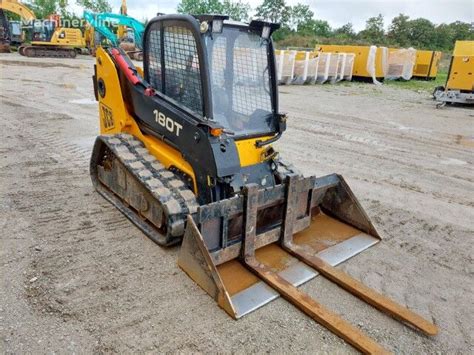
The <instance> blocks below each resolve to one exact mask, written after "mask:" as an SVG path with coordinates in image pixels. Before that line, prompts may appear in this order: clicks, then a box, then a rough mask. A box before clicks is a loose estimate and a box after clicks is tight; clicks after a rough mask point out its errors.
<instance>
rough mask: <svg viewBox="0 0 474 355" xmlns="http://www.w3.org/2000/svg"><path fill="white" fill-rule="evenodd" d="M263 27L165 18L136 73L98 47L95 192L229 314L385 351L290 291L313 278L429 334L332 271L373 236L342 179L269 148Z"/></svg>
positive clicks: (272, 136)
mask: <svg viewBox="0 0 474 355" xmlns="http://www.w3.org/2000/svg"><path fill="white" fill-rule="evenodd" d="M278 27H279V26H278V25H276V24H272V23H267V22H262V21H252V22H251V23H250V24H242V23H236V22H231V21H228V19H227V17H226V16H211V15H206V16H196V17H192V16H188V15H163V16H159V17H156V18H154V19H152V20H151V21H150V22H149V23H148V24H147V27H146V29H145V33H144V43H143V51H144V52H143V53H144V62H143V70H142V69H141V68H138V67H135V66H134V65H133V63H132V61H131V60H130V58H129V57H128V56H127V55H126V54H125V52H124V51H123V50H122V49H120V48H99V49H98V51H97V55H96V60H97V63H96V66H95V74H94V77H93V81H94V88H95V94H96V98H97V99H98V101H99V111H100V130H101V134H102V135H100V136H99V137H97V140H96V142H95V145H94V149H93V153H92V158H91V165H90V170H91V176H92V181H93V184H94V186H95V187H96V189H97V190H98V192H99V193H100V194H102V195H103V196H104V197H105V198H106V199H107V200H109V201H110V202H111V203H112V204H114V205H115V206H116V207H117V208H118V209H119V210H120V211H121V212H123V213H124V214H125V215H126V216H127V217H128V218H129V219H130V220H131V221H132V222H133V223H134V224H136V225H137V226H138V227H139V228H140V229H141V230H142V231H143V232H144V233H145V234H146V235H147V236H148V237H150V238H151V239H152V240H154V241H155V242H156V243H158V244H159V245H163V246H169V245H173V244H176V243H180V242H181V243H182V245H181V250H180V254H179V260H178V264H179V266H180V267H181V268H182V269H183V270H184V271H185V272H186V273H187V274H188V275H189V276H190V277H191V278H192V279H193V280H194V281H195V282H196V283H197V284H199V285H200V286H201V287H202V288H203V289H204V290H205V291H206V292H207V293H208V294H209V295H210V296H211V297H213V298H214V299H215V300H216V301H217V303H218V304H219V305H220V306H221V307H222V308H223V309H224V310H225V311H226V312H227V313H228V314H230V315H231V316H232V317H234V318H240V317H242V316H244V315H246V314H247V313H249V312H251V311H253V310H256V309H257V308H259V307H261V306H263V305H265V304H266V303H268V302H270V301H272V300H274V299H275V298H277V297H278V296H280V295H281V296H283V297H284V298H286V299H287V300H289V301H290V302H291V303H293V304H294V305H295V306H296V307H298V308H299V309H300V310H302V311H303V312H304V313H306V314H307V315H308V316H310V317H312V318H313V319H315V320H316V321H317V322H319V323H321V324H322V325H323V326H325V327H327V328H329V329H330V330H331V331H333V332H334V333H336V334H337V335H339V336H341V337H342V338H344V339H345V340H346V341H347V342H349V343H350V344H352V345H353V346H354V347H356V348H357V349H359V350H361V351H363V352H367V353H383V352H385V350H384V349H383V348H382V347H381V346H380V345H378V344H377V343H376V342H374V341H373V340H372V339H370V338H368V337H367V336H366V335H364V334H363V333H362V332H361V331H360V330H359V329H358V328H356V327H353V326H352V325H350V324H349V323H347V322H345V321H344V320H343V319H342V318H340V317H339V316H337V315H336V314H334V313H332V312H331V311H329V310H327V309H325V308H324V307H323V306H321V305H320V304H319V303H318V302H317V301H315V300H314V299H312V298H311V297H310V296H309V295H307V294H305V293H304V292H302V291H300V290H299V289H298V288H297V286H299V285H301V284H303V283H305V282H307V281H308V280H311V279H312V278H314V277H315V276H317V275H318V274H322V275H323V276H325V277H326V278H328V279H330V280H332V281H334V282H335V283H336V284H338V285H339V286H341V287H342V288H345V289H346V290H348V291H349V292H351V293H353V294H355V295H356V296H358V297H360V298H361V299H362V300H364V301H366V302H368V303H370V304H372V305H373V306H375V307H376V308H378V309H380V310H382V311H383V312H386V313H388V314H389V315H391V316H392V317H394V318H396V319H398V320H400V321H402V322H405V323H406V324H409V325H410V326H412V327H414V328H417V329H419V330H421V331H422V332H424V333H426V334H429V335H434V334H436V333H437V327H436V326H435V325H433V324H432V323H430V322H428V321H426V320H424V319H423V318H421V317H420V316H418V315H416V314H414V313H412V312H411V311H409V310H408V309H406V308H404V307H402V306H400V305H398V304H396V303H394V302H393V301H390V300H388V299H387V298H385V297H383V296H382V295H380V294H378V293H376V292H375V291H374V290H371V289H369V288H367V287H366V286H364V285H362V284H361V283H360V282H358V281H356V280H354V279H352V278H351V277H350V276H349V275H347V274H345V273H343V272H342V271H340V270H339V269H337V268H335V266H336V265H338V264H339V263H341V262H343V261H344V260H347V259H348V258H351V257H352V256H354V255H356V254H358V253H359V252H361V251H363V250H365V249H367V248H369V247H370V246H372V245H374V244H376V243H377V242H379V241H380V236H379V234H378V233H377V231H376V230H375V228H374V226H373V225H372V223H371V221H370V220H369V218H368V216H367V215H366V214H365V212H364V210H363V209H362V207H361V205H360V204H359V202H358V201H357V199H356V197H355V196H354V194H353V193H352V191H351V190H350V188H349V186H348V185H347V184H346V182H345V181H344V179H343V178H342V177H341V176H339V175H336V174H333V175H328V176H322V177H314V176H313V177H303V176H301V175H299V174H297V173H296V172H295V171H294V170H293V169H292V168H291V167H290V166H289V165H287V164H286V163H284V162H282V161H281V160H280V159H279V157H278V154H277V152H276V151H275V150H274V149H273V148H272V146H271V144H272V143H273V142H275V141H276V140H277V139H279V138H280V137H281V135H282V133H283V132H284V131H285V128H286V116H285V115H284V114H281V113H279V111H278V91H277V78H276V71H275V58H274V49H273V45H272V41H271V34H272V32H273V31H274V30H275V29H277V28H278Z"/></svg>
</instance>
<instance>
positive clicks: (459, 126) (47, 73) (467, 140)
mask: <svg viewBox="0 0 474 355" xmlns="http://www.w3.org/2000/svg"><path fill="white" fill-rule="evenodd" d="M92 66H93V60H92V58H88V57H82V56H81V57H80V58H78V59H75V60H52V59H49V60H46V59H41V60H39V59H36V60H34V59H25V58H21V57H19V56H18V55H16V54H3V55H0V98H1V103H0V112H1V126H2V138H1V139H0V212H1V214H0V227H1V232H0V236H1V239H0V243H1V247H0V276H1V283H0V337H1V342H0V351H1V352H2V353H24V352H28V353H52V352H56V353H69V352H76V353H90V352H121V353H123V352H125V353H131V352H134V353H135V352H157V351H159V352H185V353H187V352H239V353H247V352H267V351H268V352H276V353H289V352H296V353H330V354H335V353H354V352H355V350H354V349H353V348H351V347H350V346H349V345H347V344H346V343H345V342H344V341H342V340H340V339H339V338H338V337H337V336H335V335H333V334H332V333H330V332H329V331H327V330H326V329H325V328H324V327H322V326H320V325H318V324H316V323H315V322H313V321H312V320H310V319H309V318H308V317H306V316H305V315H303V314H302V313H300V312H299V311H298V310H296V309H295V308H294V307H293V306H291V305H290V304H289V303H287V302H286V301H284V300H283V299H278V300H276V301H274V302H271V303H270V304H268V305H267V306H265V307H263V308H260V309H259V310H257V311H255V312H253V313H251V314H250V315H248V316H246V317H244V318H243V319H241V320H239V321H234V320H232V319H231V318H230V317H229V316H228V315H227V314H226V313H225V312H224V311H222V310H221V309H220V308H219V307H218V306H217V305H216V304H215V302H214V301H213V300H212V299H211V298H210V297H209V296H208V295H207V294H206V293H205V292H204V291H202V290H201V289H200V288H199V287H198V286H197V285H196V284H194V283H193V281H192V280H191V279H189V278H188V277H187V276H186V275H185V274H184V273H183V272H181V271H180V269H179V268H178V267H177V264H176V260H177V253H178V248H172V249H162V248H160V247H158V246H156V245H155V244H154V243H153V242H151V241H150V240H149V239H148V238H146V237H145V236H144V235H143V234H142V233H141V232H140V231H139V230H138V229H137V228H136V227H134V226H133V225H132V224H131V223H130V222H129V221H128V220H127V219H126V218H125V217H124V216H123V215H122V214H121V213H120V212H118V211H117V210H116V209H115V208H114V207H112V206H111V205H109V203H108V202H106V201H105V200H104V199H103V198H102V197H100V196H99V195H98V194H97V193H96V192H95V191H94V190H93V188H92V185H91V182H90V179H89V172H88V160H89V155H90V151H91V147H92V143H93V141H94V138H95V136H96V135H97V133H98V118H97V116H98V114H97V104H96V102H95V100H94V95H93V91H92V81H91V76H92ZM280 101H281V105H280V106H281V111H284V112H288V114H289V121H288V126H289V127H288V131H287V132H286V134H285V135H284V137H283V138H282V139H281V141H280V142H279V143H278V144H277V148H278V149H279V150H280V151H281V153H282V155H283V157H284V158H286V160H291V161H292V162H293V163H294V164H295V165H296V166H297V167H298V168H299V169H300V170H302V171H303V172H304V173H305V174H307V175H310V174H315V175H325V174H328V173H332V172H338V173H340V174H342V175H343V176H344V177H345V178H346V180H347V181H348V183H349V185H350V186H351V187H352V189H353V191H354V192H355V194H356V196H358V198H359V200H360V202H361V203H362V205H363V206H364V208H365V209H366V211H367V213H368V214H369V216H371V218H372V219H373V221H374V223H375V225H376V227H377V228H378V230H379V232H380V234H381V235H382V236H383V238H384V240H383V242H382V243H379V244H378V245H376V246H374V247H372V248H370V249H369V250H367V251H366V252H364V253H362V254H360V255H358V256H356V257H354V258H353V259H351V260H349V261H347V262H346V263H344V264H343V265H342V266H341V268H342V269H344V270H346V271H347V272H348V273H350V274H351V275H353V276H355V277H356V278H359V279H361V280H362V281H363V282H364V283H366V284H368V285H369V286H371V287H373V288H375V289H376V290H379V291H381V292H383V293H384V294H387V295H389V296H391V297H392V298H394V299H395V300H397V301H398V302H400V303H402V304H403V305H406V306H407V307H408V308H410V309H412V310H414V311H416V312H419V313H420V314H421V315H423V316H425V317H426V318H428V319H430V320H433V321H434V322H435V323H436V324H437V325H438V326H439V327H440V333H439V335H438V336H436V337H434V338H428V337H425V336H422V335H420V334H419V333H418V332H416V331H413V330H411V329H409V328H407V327H404V326H403V325H400V324H399V323H398V322H395V321H393V320H392V319H390V318H389V317H387V316H385V315H383V314H381V313H379V312H377V311H376V310H374V309H372V308H371V307H369V306H367V305H365V304H364V303H362V302H360V301H358V300H357V299H355V298H354V297H352V296H350V295H349V294H347V293H346V292H344V291H342V290H340V289H338V288H337V287H335V286H334V285H332V284H331V283H329V282H328V281H326V280H324V279H323V278H321V277H318V278H316V279H314V280H312V281H310V282H309V283H307V284H306V285H304V286H303V287H302V288H303V289H304V290H305V291H307V292H308V293H309V294H310V295H311V296H313V297H315V298H316V299H318V300H319V301H320V302H321V303H322V304H324V305H326V306H327V307H328V308H330V309H332V310H334V311H335V312H337V313H339V314H341V315H342V316H343V317H344V318H345V319H347V320H349V321H350V322H351V323H353V324H355V325H357V326H358V327H359V328H361V329H362V330H363V331H364V332H366V333H367V334H368V335H369V336H371V337H373V338H374V339H375V340H376V341H378V342H379V343H381V344H382V345H383V346H385V347H386V348H387V349H389V350H391V351H393V352H395V353H403V354H416V353H418V354H420V353H430V354H432V353H441V354H453V353H458V354H466V353H469V352H471V351H472V349H473V348H474V342H473V334H474V329H473V328H474V317H473V312H472V310H473V309H474V304H473V303H474V295H473V293H474V292H473V290H474V281H473V273H474V268H473V259H472V258H473V246H472V245H473V235H474V208H473V207H474V196H473V195H474V194H473V191H474V169H473V164H474V154H473V153H474V124H473V122H474V110H472V109H469V108H459V107H446V108H444V109H441V110H437V109H435V105H434V102H433V101H432V100H431V99H430V98H429V94H428V93H426V92H414V91H409V90H402V89H397V88H389V87H386V86H374V85H370V84H356V83H350V84H340V85H334V86H330V85H324V86H286V87H280Z"/></svg>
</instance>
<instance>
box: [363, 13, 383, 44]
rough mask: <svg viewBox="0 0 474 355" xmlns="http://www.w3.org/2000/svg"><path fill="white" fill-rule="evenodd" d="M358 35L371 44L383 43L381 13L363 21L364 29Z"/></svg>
mask: <svg viewBox="0 0 474 355" xmlns="http://www.w3.org/2000/svg"><path fill="white" fill-rule="evenodd" d="M359 36H360V37H361V38H362V39H364V40H366V41H367V42H370V43H371V44H376V45H377V44H383V43H385V32H384V28H383V16H382V14H379V15H378V16H376V17H370V18H369V19H368V20H367V21H366V23H365V29H364V30H363V31H361V32H360V33H359Z"/></svg>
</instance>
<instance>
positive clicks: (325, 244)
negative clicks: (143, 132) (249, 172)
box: [178, 174, 437, 353]
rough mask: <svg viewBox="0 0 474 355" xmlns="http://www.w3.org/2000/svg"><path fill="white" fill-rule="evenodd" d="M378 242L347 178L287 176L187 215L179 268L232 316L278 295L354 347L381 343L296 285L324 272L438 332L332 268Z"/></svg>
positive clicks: (386, 308) (396, 314)
mask: <svg viewBox="0 0 474 355" xmlns="http://www.w3.org/2000/svg"><path fill="white" fill-rule="evenodd" d="M379 241H380V236H379V235H378V233H377V231H376V230H375V228H374V226H373V225H372V223H371V222H370V220H369V218H368V216H367V215H366V214H365V212H364V210H363V209H362V207H361V205H360V204H359V202H358V201H357V199H356V198H355V196H354V195H353V193H352V191H351V190H350V188H349V186H348V185H347V184H346V182H345V181H344V179H343V178H342V177H341V176H339V175H336V174H333V175H328V176H324V177H321V178H315V177H309V178H303V177H301V176H297V175H291V176H289V177H288V179H287V181H286V184H282V185H277V186H275V187H272V188H267V189H259V188H258V186H257V185H254V184H251V185H247V186H246V187H245V188H244V191H243V194H242V195H239V196H236V197H233V198H230V199H227V200H223V201H219V202H215V203H211V204H208V205H205V206H201V207H200V208H199V209H198V212H197V214H196V215H195V216H194V217H191V216H188V221H187V227H186V232H185V235H184V238H183V244H182V246H181V250H180V255H179V259H178V264H179V266H180V267H181V268H182V269H183V270H184V271H185V272H186V273H187V274H188V275H189V276H190V277H191V278H192V279H193V280H194V281H195V282H196V283H197V284H199V285H200V286H201V287H202V288H203V289H204V290H205V291H206V292H207V293H208V294H209V295H211V296H212V297H213V298H214V299H215V300H216V301H217V303H218V304H219V305H220V306H221V307H222V308H223V309H224V310H225V311H226V312H227V313H228V314H229V315H231V316H232V317H233V318H235V319H238V318H240V317H242V316H244V315H245V314H247V313H249V312H252V311H253V310H255V309H257V308H259V307H261V306H263V305H265V304H266V303H268V302H270V301H272V300H274V299H275V298H277V297H279V296H280V295H281V296H283V297H284V298H285V299H287V300H288V301H290V302H291V303H292V304H294V305H295V306H296V307H298V308H299V309H300V310H301V311H303V312H304V313H305V314H307V315H308V316H310V317H311V318H313V319H314V320H316V321H317V322H318V323H320V324H322V325H324V326H325V327H327V328H328V329H330V330H331V331H333V332H334V333H335V334H337V335H339V336H340V337H342V338H343V339H345V340H346V341H347V342H349V343H350V344H351V345H353V346H354V347H356V348H357V349H359V350H361V351H363V352H368V353H374V352H377V353H380V352H384V349H383V348H381V347H380V346H379V345H378V344H377V343H375V342H374V341H373V340H372V339H370V338H368V337H367V336H366V335H364V334H363V333H362V332H361V331H360V330H359V329H357V328H355V327H353V326H352V325H350V324H349V323H347V322H346V321H344V320H343V319H341V318H340V317H339V316H337V315H336V314H334V313H332V312H331V311H329V310H327V309H325V308H324V307H323V306H321V305H320V304H319V303H317V302H316V301H315V300H313V299H312V298H311V297H309V296H308V295H307V294H305V293H303V292H302V291H300V290H299V289H298V288H297V287H298V286H299V285H301V284H303V283H305V282H307V281H309V280H311V279H312V278H314V277H315V276H317V275H318V274H322V275H323V276H325V277H326V278H328V279H329V280H331V281H333V282H335V283H336V284H338V285H339V286H340V287H342V288H344V289H346V290H348V291H349V292H351V293H353V294H354V295H356V296H357V297H359V298H361V299H362V300H364V301H366V302H367V303H369V304H372V305H373V306H374V307H376V308H378V309H380V310H382V311H384V312H385V313H388V314H390V315H391V316H392V317H394V318H396V319H398V320H401V321H403V322H406V323H408V324H409V325H411V326H413V327H415V328H418V329H420V330H421V331H423V332H424V333H426V334H430V335H434V334H436V333H437V328H436V326H434V325H433V324H431V323H429V322H428V321H426V320H424V319H423V318H421V317H420V316H418V315H416V314H414V313H412V312H411V311H409V310H408V309H406V308H405V307H402V306H400V305H398V304H396V303H394V302H393V301H391V300H389V299H387V298H386V297H384V296H382V295H380V294H378V293H376V292H375V291H374V290H372V289H370V288H368V287H366V286H364V285H362V284H361V283H360V282H358V281H357V280H354V279H353V278H351V277H350V276H349V275H347V274H345V273H344V272H342V271H340V270H339V269H337V268H335V267H334V266H336V265H338V264H340V263H341V262H343V261H345V260H347V259H349V258H351V257H352V256H354V255H356V254H358V253H360V252H361V251H363V250H365V249H367V248H369V247H370V246H372V245H374V244H376V243H377V242H379Z"/></svg>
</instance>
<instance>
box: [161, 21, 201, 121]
mask: <svg viewBox="0 0 474 355" xmlns="http://www.w3.org/2000/svg"><path fill="white" fill-rule="evenodd" d="M164 59H165V60H164V62H165V78H164V82H165V87H164V92H165V94H166V95H167V96H169V97H171V98H172V99H174V100H176V101H178V102H179V103H181V104H183V105H184V106H186V107H187V108H189V109H191V110H192V111H194V112H196V113H198V114H200V115H202V114H203V110H202V92H201V72H200V68H199V57H198V53H197V49H196V41H195V40H194V36H193V34H192V32H191V31H190V30H188V29H187V28H185V27H178V26H170V27H165V29H164Z"/></svg>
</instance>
